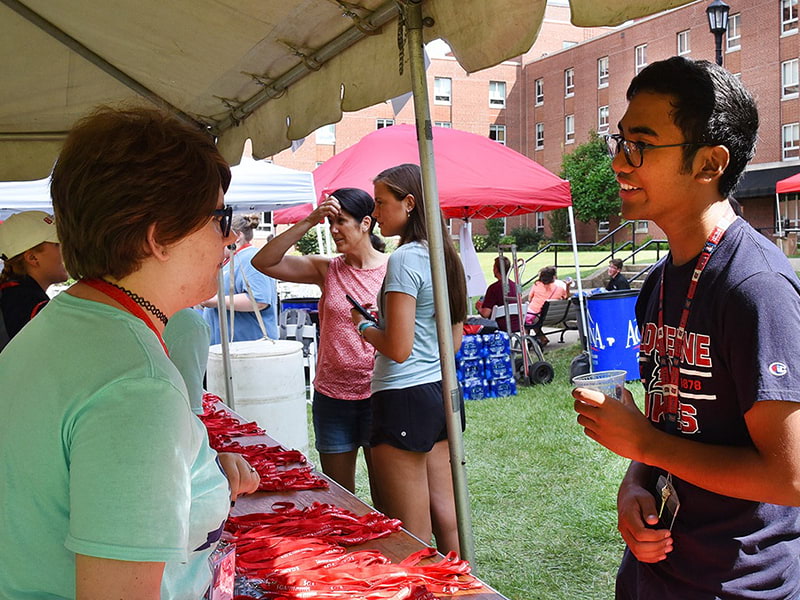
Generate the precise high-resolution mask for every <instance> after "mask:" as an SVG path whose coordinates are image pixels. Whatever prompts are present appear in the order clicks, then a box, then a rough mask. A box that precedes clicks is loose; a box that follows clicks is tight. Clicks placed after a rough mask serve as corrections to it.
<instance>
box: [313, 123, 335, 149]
mask: <svg viewBox="0 0 800 600" xmlns="http://www.w3.org/2000/svg"><path fill="white" fill-rule="evenodd" d="M314 141H315V142H316V144H317V146H335V145H336V123H331V124H330V125H323V126H322V127H320V128H319V129H317V130H316V131H315V132H314Z"/></svg>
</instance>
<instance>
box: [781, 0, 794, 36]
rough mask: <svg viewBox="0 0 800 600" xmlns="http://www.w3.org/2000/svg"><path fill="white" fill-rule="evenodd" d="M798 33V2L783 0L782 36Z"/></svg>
mask: <svg viewBox="0 0 800 600" xmlns="http://www.w3.org/2000/svg"><path fill="white" fill-rule="evenodd" d="M791 33H797V0H781V34H782V35H788V34H791Z"/></svg>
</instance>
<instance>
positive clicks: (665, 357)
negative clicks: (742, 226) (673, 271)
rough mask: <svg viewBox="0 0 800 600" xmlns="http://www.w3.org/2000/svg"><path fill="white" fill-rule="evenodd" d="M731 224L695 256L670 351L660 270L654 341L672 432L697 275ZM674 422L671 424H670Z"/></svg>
mask: <svg viewBox="0 0 800 600" xmlns="http://www.w3.org/2000/svg"><path fill="white" fill-rule="evenodd" d="M730 224H731V221H730V220H729V219H727V218H723V219H721V220H720V221H719V223H717V225H716V227H714V231H712V232H711V235H710V236H709V237H708V239H707V240H706V244H705V246H704V247H703V251H702V252H701V253H700V256H698V257H697V263H695V266H694V272H693V273H692V280H691V282H690V283H689V289H688V291H687V292H686V300H685V301H684V303H683V309H682V310H681V318H680V321H679V322H678V327H677V329H676V330H675V340H674V343H673V344H672V346H671V348H672V349H671V351H670V350H669V346H668V344H667V331H666V328H665V327H664V273H665V271H666V265H665V268H664V270H662V271H661V284H660V286H659V290H658V337H657V340H656V350H657V352H658V361H659V365H660V366H661V368H660V369H659V383H660V384H661V390H662V394H664V396H666V398H667V413H666V415H667V424H668V425H670V424H671V425H672V427H674V430H678V429H679V428H680V420H681V414H680V412H681V411H680V402H679V400H678V396H679V386H680V378H681V370H680V361H681V357H682V355H683V345H684V341H685V338H686V324H687V323H688V322H689V315H690V314H691V311H692V302H693V301H694V295H695V293H696V292H697V284H698V283H699V281H700V276H701V275H702V274H703V270H704V269H705V268H706V265H708V261H709V259H711V255H712V254H713V253H714V251H715V250H716V249H717V247H718V245H719V243H720V241H721V240H722V237H723V236H724V235H725V232H726V231H727V229H728V226H730ZM673 419H674V422H673V421H672V420H673Z"/></svg>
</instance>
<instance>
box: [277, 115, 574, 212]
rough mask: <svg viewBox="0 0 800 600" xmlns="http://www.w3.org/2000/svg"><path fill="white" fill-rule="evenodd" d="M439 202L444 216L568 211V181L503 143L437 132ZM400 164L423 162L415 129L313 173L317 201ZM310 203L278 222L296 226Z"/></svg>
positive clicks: (392, 130) (367, 139)
mask: <svg viewBox="0 0 800 600" xmlns="http://www.w3.org/2000/svg"><path fill="white" fill-rule="evenodd" d="M433 151H434V158H435V164H436V176H437V181H438V184H439V202H440V204H441V206H442V210H443V211H444V213H445V216H447V217H451V218H464V217H472V218H479V219H490V218H495V217H507V216H512V215H519V214H525V213H530V212H540V211H546V210H553V209H555V208H564V207H567V206H569V205H570V204H571V202H572V200H571V196H570V188H569V182H568V181H565V180H564V179H561V178H559V177H557V176H555V175H553V174H552V173H551V172H550V171H548V170H547V169H545V168H544V167H543V166H541V165H540V164H539V163H537V162H535V161H533V160H531V159H530V158H528V157H526V156H523V155H522V154H520V153H519V152H516V151H514V150H512V149H511V148H507V147H506V146H503V145H502V144H499V143H497V142H495V141H494V140H491V139H489V138H488V137H483V136H480V135H476V134H474V133H467V132H465V131H459V130H457V129H450V128H446V127H434V128H433ZM402 163H417V164H419V149H418V146H417V134H416V128H415V127H414V126H413V125H392V126H391V127H384V128H382V129H378V130H376V131H373V132H372V133H370V134H368V135H366V136H364V137H363V138H362V139H361V141H360V142H358V143H357V144H355V145H353V146H350V147H349V148H348V149H347V150H344V151H343V152H340V153H339V154H337V155H336V156H334V157H333V158H330V159H329V160H327V161H325V162H324V163H323V164H321V165H320V166H319V167H317V168H316V169H315V170H314V187H315V188H316V190H317V193H318V194H319V198H324V197H325V195H327V194H330V193H331V192H333V191H334V190H336V189H338V188H343V187H357V188H361V189H364V190H367V191H368V192H370V193H372V180H373V179H374V178H375V176H376V175H377V174H378V173H380V172H381V171H383V170H384V169H387V168H389V167H393V166H395V165H399V164H402ZM310 212H311V205H310V204H306V205H303V206H299V207H293V208H290V209H286V210H283V211H278V212H277V213H275V222H276V223H295V222H297V221H298V220H300V219H302V218H303V217H305V216H306V215H308V214H309V213H310Z"/></svg>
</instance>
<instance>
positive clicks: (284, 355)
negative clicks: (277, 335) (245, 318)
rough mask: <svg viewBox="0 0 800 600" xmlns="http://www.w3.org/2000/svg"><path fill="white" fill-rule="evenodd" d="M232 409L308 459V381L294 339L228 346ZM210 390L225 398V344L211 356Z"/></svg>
mask: <svg viewBox="0 0 800 600" xmlns="http://www.w3.org/2000/svg"><path fill="white" fill-rule="evenodd" d="M229 347H230V355H231V374H232V379H233V399H234V407H233V409H234V410H235V411H236V412H237V413H239V414H240V415H242V416H243V417H244V418H245V419H248V420H250V421H255V422H256V423H258V424H259V426H260V427H261V428H262V429H264V430H265V431H266V432H267V434H268V435H269V436H270V437H271V438H274V439H275V440H277V441H279V442H280V443H281V444H282V445H284V446H286V447H287V448H289V449H296V450H300V452H302V453H303V454H304V455H306V456H307V455H308V425H307V416H306V382H305V371H304V362H303V344H301V343H300V342H295V341H290V340H275V341H272V340H256V341H251V342H233V343H231V344H230V345H229ZM207 383H208V391H209V392H211V393H212V394H216V395H217V396H220V397H221V398H223V399H224V398H225V370H224V367H223V361H222V346H221V345H220V344H216V345H213V346H211V348H209V352H208V378H207Z"/></svg>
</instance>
